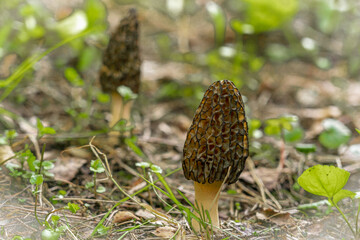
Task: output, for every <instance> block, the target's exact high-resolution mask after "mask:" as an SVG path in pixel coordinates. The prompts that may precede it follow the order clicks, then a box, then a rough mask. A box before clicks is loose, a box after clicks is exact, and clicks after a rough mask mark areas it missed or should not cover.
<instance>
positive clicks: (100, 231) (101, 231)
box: [96, 224, 110, 235]
mask: <svg viewBox="0 0 360 240" xmlns="http://www.w3.org/2000/svg"><path fill="white" fill-rule="evenodd" d="M109 230H110V227H105V226H104V225H103V224H101V225H100V226H98V228H97V230H96V231H97V233H98V234H100V235H105V234H107V232H108V231H109Z"/></svg>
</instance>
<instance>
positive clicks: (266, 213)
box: [256, 208, 295, 225]
mask: <svg viewBox="0 0 360 240" xmlns="http://www.w3.org/2000/svg"><path fill="white" fill-rule="evenodd" d="M256 217H257V219H259V220H263V221H270V222H273V223H275V224H277V225H288V224H294V223H295V221H294V219H293V218H292V217H291V215H290V213H288V212H281V211H276V210H273V209H271V208H267V209H263V210H262V211H261V212H257V213H256Z"/></svg>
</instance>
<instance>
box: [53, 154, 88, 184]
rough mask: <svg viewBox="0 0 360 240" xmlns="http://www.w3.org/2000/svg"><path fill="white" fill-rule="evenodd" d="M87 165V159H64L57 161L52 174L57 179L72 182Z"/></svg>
mask: <svg viewBox="0 0 360 240" xmlns="http://www.w3.org/2000/svg"><path fill="white" fill-rule="evenodd" d="M85 163H87V160H86V159H82V158H74V157H64V158H61V160H60V161H56V163H55V167H54V168H53V169H52V170H51V171H50V172H51V173H53V174H54V175H55V178H60V179H64V180H68V181H71V180H72V179H73V178H74V177H75V176H76V174H77V173H78V172H79V169H80V168H81V167H82V166H83V165H84V164H85Z"/></svg>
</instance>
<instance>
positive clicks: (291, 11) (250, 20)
mask: <svg viewBox="0 0 360 240" xmlns="http://www.w3.org/2000/svg"><path fill="white" fill-rule="evenodd" d="M244 2H245V3H247V10H246V13H245V20H244V22H245V23H246V24H249V25H251V26H253V28H254V32H256V33H259V32H265V31H270V30H273V29H277V28H279V27H281V25H283V24H284V23H286V22H287V21H289V20H291V19H292V18H293V16H294V15H295V13H296V12H297V11H298V5H299V4H298V0H287V1H286V4H284V1H283V0H272V1H268V0H244Z"/></svg>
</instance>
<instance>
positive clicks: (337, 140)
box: [319, 119, 351, 149]
mask: <svg viewBox="0 0 360 240" xmlns="http://www.w3.org/2000/svg"><path fill="white" fill-rule="evenodd" d="M322 125H323V128H324V130H323V131H322V132H321V134H320V135H319V142H320V143H321V145H323V146H324V147H326V148H329V149H337V148H338V147H340V146H341V145H343V144H346V143H347V142H348V141H349V140H350V138H351V131H350V129H348V128H347V127H346V126H345V125H344V124H343V123H342V122H340V121H338V120H335V119H325V120H324V121H323V122H322Z"/></svg>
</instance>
